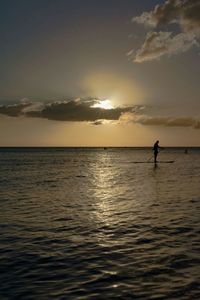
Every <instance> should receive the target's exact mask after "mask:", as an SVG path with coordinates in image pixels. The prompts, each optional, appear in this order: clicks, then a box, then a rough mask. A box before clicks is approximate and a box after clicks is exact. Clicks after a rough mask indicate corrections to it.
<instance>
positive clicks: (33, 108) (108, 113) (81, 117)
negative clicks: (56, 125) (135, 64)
mask: <svg viewBox="0 0 200 300" xmlns="http://www.w3.org/2000/svg"><path fill="white" fill-rule="evenodd" d="M99 101H100V100H99V99H91V98H88V99H75V100H70V101H60V102H53V103H40V102H36V103H25V104H22V103H20V104H15V105H8V106H1V107H0V114H4V115H7V116H10V117H19V116H25V117H32V118H43V119H48V120H54V121H69V122H83V121H86V122H87V121H88V122H95V123H94V124H96V125H97V124H98V125H99V124H100V123H101V124H102V122H101V121H99V120H118V119H119V118H120V116H121V114H122V113H124V112H127V111H130V110H132V107H116V108H113V109H103V108H100V107H93V106H94V105H95V104H96V103H99Z"/></svg>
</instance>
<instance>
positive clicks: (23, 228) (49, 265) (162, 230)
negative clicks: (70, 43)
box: [0, 148, 200, 300]
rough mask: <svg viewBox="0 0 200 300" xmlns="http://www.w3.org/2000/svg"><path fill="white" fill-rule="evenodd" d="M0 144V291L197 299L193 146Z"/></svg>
mask: <svg viewBox="0 0 200 300" xmlns="http://www.w3.org/2000/svg"><path fill="white" fill-rule="evenodd" d="M188 150H189V152H188V154H185V153H184V149H183V148H170V149H165V150H164V151H162V152H161V153H160V154H159V160H161V161H169V160H170V161H171V160H174V163H169V164H167V163H159V164H157V166H154V164H153V163H135V162H146V161H151V156H152V153H151V152H152V151H151V149H148V148H141V149H140V148H108V149H103V148H91V149H87V148H85V149H84V148H82V149H81V148H35V149H34V148H19V149H17V148H12V149H9V148H1V149H0V207H1V210H0V233H1V235H0V269H1V270H0V299H1V300H3V299H20V300H21V299H22V300H23V299H37V300H38V299H39V300H40V299H42V300H43V299H67V300H71V299H75V300H86V299H88V300H91V299H95V300H96V299H105V300H109V299H122V300H123V299H144V300H145V299H148V300H149V299H181V300H186V299H187V300H193V299H200V149H198V148H193V149H192V148H191V149H188Z"/></svg>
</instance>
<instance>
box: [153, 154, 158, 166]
mask: <svg viewBox="0 0 200 300" xmlns="http://www.w3.org/2000/svg"><path fill="white" fill-rule="evenodd" d="M157 155H158V152H154V163H155V164H156V163H157Z"/></svg>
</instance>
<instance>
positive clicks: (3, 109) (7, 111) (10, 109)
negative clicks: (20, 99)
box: [0, 103, 32, 117]
mask: <svg viewBox="0 0 200 300" xmlns="http://www.w3.org/2000/svg"><path fill="white" fill-rule="evenodd" d="M31 105H32V103H19V104H13V105H7V106H6V105H1V106H0V114H3V115H6V116H9V117H19V116H20V115H22V114H23V110H24V109H27V108H28V107H30V106H31Z"/></svg>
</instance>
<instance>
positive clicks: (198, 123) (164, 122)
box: [120, 112, 200, 129]
mask: <svg viewBox="0 0 200 300" xmlns="http://www.w3.org/2000/svg"><path fill="white" fill-rule="evenodd" d="M120 121H121V122H122V123H123V122H125V123H138V124H141V125H146V126H166V127H192V128H194V129H200V118H194V117H179V116H148V115H137V114H134V113H130V112H128V113H124V114H123V115H122V116H121V118H120Z"/></svg>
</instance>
